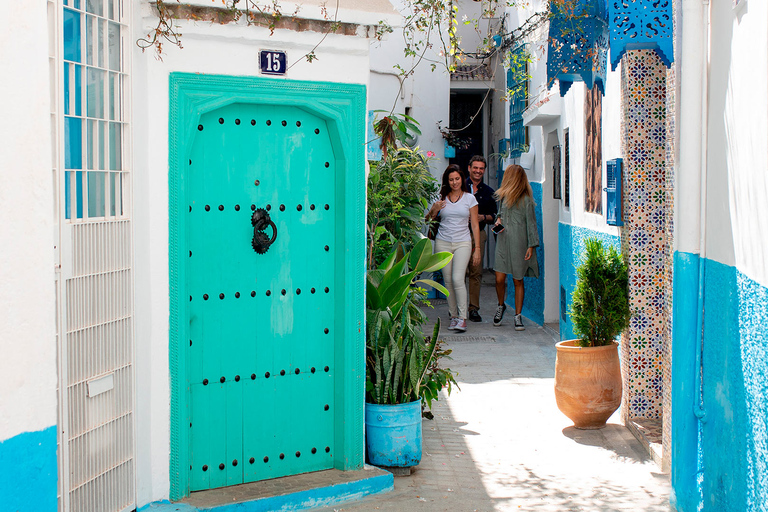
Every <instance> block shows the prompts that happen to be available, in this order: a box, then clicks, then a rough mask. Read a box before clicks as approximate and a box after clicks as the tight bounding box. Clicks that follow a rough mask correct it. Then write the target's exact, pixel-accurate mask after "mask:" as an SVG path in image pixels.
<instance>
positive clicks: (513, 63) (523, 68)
mask: <svg viewBox="0 0 768 512" xmlns="http://www.w3.org/2000/svg"><path fill="white" fill-rule="evenodd" d="M507 89H508V91H509V92H510V97H509V149H510V153H509V156H510V158H518V157H519V156H520V155H521V154H522V153H524V152H525V151H527V149H528V148H527V145H526V144H527V142H528V141H527V140H526V133H525V126H524V125H523V111H524V110H525V108H526V107H527V106H528V64H527V59H526V50H525V48H524V47H522V46H519V47H517V48H515V49H514V50H512V51H511V52H509V69H508V70H507Z"/></svg>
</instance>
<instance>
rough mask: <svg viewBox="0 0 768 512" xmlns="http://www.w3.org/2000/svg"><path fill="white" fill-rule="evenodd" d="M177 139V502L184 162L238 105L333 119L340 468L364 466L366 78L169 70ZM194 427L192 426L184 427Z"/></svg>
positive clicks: (184, 328)
mask: <svg viewBox="0 0 768 512" xmlns="http://www.w3.org/2000/svg"><path fill="white" fill-rule="evenodd" d="M169 94H170V98H169V99H170V108H169V137H168V160H169V161H168V164H169V169H168V267H169V268H168V271H169V301H170V304H169V313H170V318H169V372H170V374H169V376H170V383H171V415H170V441H171V443H170V444H171V453H170V460H169V478H170V499H171V500H179V499H181V498H183V497H184V496H187V495H189V469H188V468H189V461H190V445H189V443H190V439H189V428H188V425H189V419H190V388H189V385H188V384H189V383H188V382H187V358H186V355H185V348H186V347H188V346H189V342H188V336H187V333H188V327H189V326H188V325H186V314H185V312H184V311H185V310H184V308H185V307H186V303H187V302H188V301H189V299H188V298H186V300H185V295H186V291H185V290H186V284H185V283H186V270H185V264H184V262H185V258H184V256H185V254H186V250H187V249H186V242H185V238H184V234H185V233H186V230H187V224H186V215H185V214H186V213H187V205H186V193H187V190H186V185H187V183H188V182H189V180H188V176H186V173H187V171H188V166H187V165H184V162H186V161H187V159H188V155H189V152H190V148H191V144H192V141H193V140H194V134H195V129H194V128H195V127H196V126H197V124H198V121H199V119H200V117H201V116H202V115H203V114H204V113H206V112H210V111H212V110H215V109H218V108H220V107H222V106H225V105H229V104H231V103H251V104H264V105H281V106H294V107H298V108H301V109H304V110H307V111H310V112H312V113H313V114H315V115H318V116H320V117H321V118H323V119H325V120H326V122H327V123H328V130H329V136H330V138H331V143H332V144H333V146H334V150H339V151H340V153H341V154H340V155H338V156H337V158H336V169H337V170H338V171H337V172H342V173H343V174H342V176H338V175H337V180H339V181H338V182H337V183H341V187H340V189H339V191H338V192H339V194H338V196H337V197H338V198H339V205H340V207H339V208H336V215H337V218H336V226H337V229H336V237H337V246H338V247H343V248H344V250H343V251H339V252H338V255H337V257H336V258H337V259H336V262H335V267H336V277H335V280H336V282H337V283H338V285H337V287H336V289H338V290H343V292H342V294H341V295H340V296H339V297H338V298H337V306H336V308H335V313H334V314H335V315H336V321H337V325H341V326H342V328H341V329H339V330H338V332H339V335H338V336H339V339H337V345H336V347H337V349H336V354H335V356H334V357H335V361H334V363H335V366H336V368H337V371H336V372H335V383H334V385H335V389H336V391H335V393H336V401H337V403H339V404H340V407H337V408H336V411H337V412H336V418H334V421H335V424H336V434H335V436H336V437H335V440H334V442H335V445H336V453H337V457H336V458H335V459H334V468H335V469H340V470H351V469H359V468H362V467H363V456H364V452H363V443H364V440H363V431H364V423H363V421H364V420H363V413H364V411H363V408H364V399H365V397H364V392H365V324H364V321H365V320H364V319H365V317H364V313H365V309H364V308H365V302H364V301H365V294H364V293H365V288H364V286H365V194H366V192H365V190H366V189H365V115H366V110H365V108H366V91H365V86H364V85H361V84H339V83H330V82H306V81H298V80H285V79H268V78H261V77H239V76H227V75H201V74H194V73H171V74H170V76H169ZM185 427H186V428H185Z"/></svg>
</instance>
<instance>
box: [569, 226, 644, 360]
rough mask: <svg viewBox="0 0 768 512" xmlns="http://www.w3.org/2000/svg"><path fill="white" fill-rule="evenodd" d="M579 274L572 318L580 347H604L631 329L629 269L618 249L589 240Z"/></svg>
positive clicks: (586, 243) (571, 313)
mask: <svg viewBox="0 0 768 512" xmlns="http://www.w3.org/2000/svg"><path fill="white" fill-rule="evenodd" d="M584 245H585V254H584V259H583V261H582V263H581V265H579V268H578V269H577V270H576V289H575V290H574V291H573V304H572V305H571V312H570V317H571V320H572V321H573V330H574V332H575V333H576V335H577V336H579V338H580V339H579V341H578V342H577V344H578V345H579V346H580V347H602V346H604V345H609V344H610V343H611V342H613V340H614V338H615V337H616V336H618V335H619V334H620V333H621V331H623V330H624V329H626V328H627V327H628V326H629V318H630V311H629V289H628V285H629V278H628V271H627V265H626V263H624V260H623V259H622V258H621V255H620V254H619V252H618V251H617V250H616V248H615V247H613V246H609V247H608V248H607V249H606V248H605V247H604V246H603V244H602V242H600V241H599V240H597V239H594V238H589V239H587V240H586V241H585V242H584Z"/></svg>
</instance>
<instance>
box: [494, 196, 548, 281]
mask: <svg viewBox="0 0 768 512" xmlns="http://www.w3.org/2000/svg"><path fill="white" fill-rule="evenodd" d="M534 208H535V205H534V203H533V199H531V198H530V197H529V196H527V195H526V196H523V198H522V199H521V200H519V201H518V202H517V203H516V204H515V205H514V206H511V207H510V206H507V205H506V204H504V201H500V203H499V215H498V218H500V219H501V223H502V224H503V225H504V231H502V232H501V233H499V234H498V236H497V237H496V261H495V263H494V265H493V270H495V271H496V272H503V273H504V274H512V277H513V278H514V279H518V280H519V279H522V278H524V277H539V262H538V260H537V259H536V251H533V256H531V259H529V260H528V261H525V251H527V250H528V248H529V247H538V245H539V230H538V228H537V226H536V211H535V209H534Z"/></svg>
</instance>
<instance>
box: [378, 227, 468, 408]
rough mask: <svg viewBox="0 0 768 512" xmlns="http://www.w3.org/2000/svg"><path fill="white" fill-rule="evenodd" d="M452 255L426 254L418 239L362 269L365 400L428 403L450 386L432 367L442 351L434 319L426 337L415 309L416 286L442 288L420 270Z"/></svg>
mask: <svg viewBox="0 0 768 512" xmlns="http://www.w3.org/2000/svg"><path fill="white" fill-rule="evenodd" d="M452 257H453V255H452V254H450V253H447V252H440V253H437V254H432V244H431V242H430V241H429V240H427V239H422V240H421V241H420V242H418V243H417V244H416V246H415V247H414V248H413V249H412V250H411V251H410V252H406V253H401V251H399V250H395V251H393V252H392V253H391V254H390V255H389V257H387V258H386V260H385V261H384V262H383V263H382V264H381V265H380V266H379V268H377V269H374V270H369V271H368V276H367V289H366V333H365V335H366V336H365V339H366V385H365V390H366V401H367V402H369V403H374V404H403V403H409V402H413V401H415V400H419V399H423V400H425V405H426V406H427V407H429V406H430V404H431V402H432V400H434V399H436V398H437V393H438V392H439V391H440V389H441V388H442V387H443V386H447V388H448V391H449V392H450V389H451V385H452V384H456V381H455V380H454V377H453V373H452V372H451V371H450V370H449V369H441V368H439V367H438V361H439V359H440V358H441V357H445V356H447V355H448V352H447V351H442V350H438V345H439V342H438V335H439V334H440V320H439V319H438V321H437V322H436V323H435V326H434V328H433V330H432V333H431V336H428V337H425V336H424V332H423V331H422V329H421V326H422V325H424V323H426V321H427V318H426V315H425V314H424V312H423V311H422V310H421V308H420V307H419V304H420V303H421V302H422V301H423V299H424V296H425V291H424V289H423V288H419V287H418V285H419V284H426V285H429V286H432V287H434V288H437V289H438V290H440V291H441V292H443V293H446V294H447V293H448V291H447V290H446V289H445V288H444V287H443V286H442V285H440V284H438V283H435V282H434V281H430V280H428V279H419V278H418V277H419V275H420V274H421V273H422V272H433V271H435V270H439V269H441V268H443V267H444V266H445V265H446V264H447V263H448V262H449V261H451V258H452Z"/></svg>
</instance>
